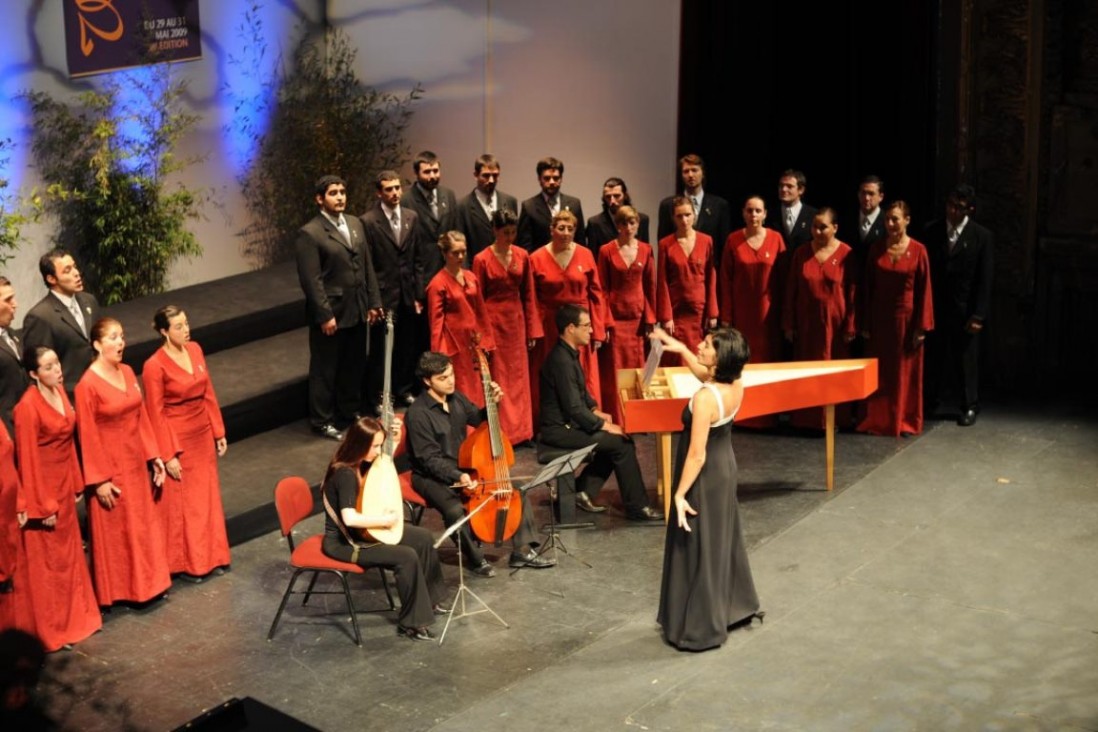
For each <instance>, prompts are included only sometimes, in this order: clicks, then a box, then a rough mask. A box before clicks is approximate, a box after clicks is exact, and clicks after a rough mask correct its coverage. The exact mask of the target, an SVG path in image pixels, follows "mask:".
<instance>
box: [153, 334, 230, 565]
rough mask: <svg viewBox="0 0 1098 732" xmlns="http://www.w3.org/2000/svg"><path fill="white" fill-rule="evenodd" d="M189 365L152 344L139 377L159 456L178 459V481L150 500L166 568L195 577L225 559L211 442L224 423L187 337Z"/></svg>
mask: <svg viewBox="0 0 1098 732" xmlns="http://www.w3.org/2000/svg"><path fill="white" fill-rule="evenodd" d="M186 348H187V353H188V354H189V355H190V357H191V370H192V371H193V373H187V371H186V369H184V368H183V367H182V366H180V365H179V364H178V363H176V362H175V361H173V360H172V357H171V356H169V355H168V354H167V353H166V352H165V351H164V349H163V348H158V349H157V350H156V352H155V353H153V355H152V356H150V357H149V359H148V360H147V361H145V366H144V368H143V370H142V371H141V380H142V382H143V383H144V384H145V401H146V404H147V405H148V413H149V421H150V422H152V426H153V431H154V432H155V433H156V442H157V445H158V446H159V449H160V458H161V459H162V460H164V462H167V461H168V460H170V459H172V458H173V457H178V458H179V464H180V466H181V467H182V469H183V477H182V480H175V479H174V478H172V477H171V476H167V477H166V478H165V479H164V485H163V486H162V488H161V492H160V500H159V501H157V502H156V505H157V508H158V509H159V510H160V516H161V521H162V523H163V525H164V542H165V546H166V547H167V551H168V569H169V570H170V571H171V572H172V573H173V574H175V573H177V572H186V573H187V574H190V575H194V576H197V577H201V576H203V575H207V574H209V573H210V572H212V571H213V570H214V569H216V568H218V567H224V566H225V565H227V564H229V562H230V561H231V559H230V556H229V537H228V535H227V533H226V531H225V509H224V507H223V506H222V505H221V480H220V479H219V478H218V475H217V446H216V444H215V442H216V441H217V440H219V439H221V438H222V437H224V436H225V422H224V421H223V420H222V418H221V407H220V406H218V404H217V394H215V393H214V388H213V382H212V381H210V372H209V370H208V369H207V368H206V358H205V356H204V355H203V353H202V348H201V347H200V346H199V345H198V344H197V343H194V342H193V341H192V342H189V343H187V344H186Z"/></svg>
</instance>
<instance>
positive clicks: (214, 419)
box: [149, 341, 225, 440]
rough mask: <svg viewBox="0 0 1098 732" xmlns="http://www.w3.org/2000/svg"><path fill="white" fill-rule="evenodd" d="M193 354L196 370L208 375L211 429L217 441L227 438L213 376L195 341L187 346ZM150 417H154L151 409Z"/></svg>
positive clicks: (207, 414) (207, 391)
mask: <svg viewBox="0 0 1098 732" xmlns="http://www.w3.org/2000/svg"><path fill="white" fill-rule="evenodd" d="M187 348H188V350H190V352H191V364H192V366H193V368H195V369H202V371H203V372H205V374H206V393H205V395H203V399H204V401H205V402H206V416H207V418H209V420H210V429H211V430H213V436H214V439H215V440H220V439H222V438H223V437H225V419H224V417H222V416H221V405H220V404H219V403H218V401H217V392H215V391H214V383H213V375H212V374H211V373H210V369H209V368H208V367H207V366H206V354H205V353H203V352H202V346H200V345H198V344H197V343H195V342H194V341H191V342H190V343H188V344H187ZM149 417H150V418H151V417H152V413H151V409H150V414H149Z"/></svg>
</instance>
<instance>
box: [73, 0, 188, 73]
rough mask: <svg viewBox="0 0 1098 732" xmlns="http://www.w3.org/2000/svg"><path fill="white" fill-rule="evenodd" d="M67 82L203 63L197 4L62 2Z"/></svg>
mask: <svg viewBox="0 0 1098 732" xmlns="http://www.w3.org/2000/svg"><path fill="white" fill-rule="evenodd" d="M62 1H63V2H64V4H65V5H64V7H65V51H66V54H67V56H68V62H69V76H73V77H76V76H88V75H89V74H100V73H103V72H104V71H114V70H116V69H125V68H130V67H133V66H142V65H144V64H148V63H160V62H163V61H191V60H194V59H197V58H202V39H201V34H200V33H199V27H200V26H199V23H198V0H62Z"/></svg>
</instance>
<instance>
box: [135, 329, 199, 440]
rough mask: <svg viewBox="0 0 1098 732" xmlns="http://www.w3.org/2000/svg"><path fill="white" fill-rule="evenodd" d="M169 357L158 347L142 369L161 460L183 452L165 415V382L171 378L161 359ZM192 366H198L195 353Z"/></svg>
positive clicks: (147, 401)
mask: <svg viewBox="0 0 1098 732" xmlns="http://www.w3.org/2000/svg"><path fill="white" fill-rule="evenodd" d="M163 358H167V357H166V356H164V355H163V351H162V350H161V349H159V348H158V349H156V352H154V353H153V355H151V356H149V358H148V360H147V361H145V365H144V367H142V369H141V380H142V381H143V382H144V384H145V403H146V404H147V405H148V413H149V421H150V423H151V424H152V429H153V434H155V435H156V444H157V448H158V449H159V451H160V459H161V460H165V461H167V460H171V459H172V458H173V457H177V456H179V455H180V454H181V453H182V452H183V448H181V447H180V446H179V442H178V440H176V439H175V432H173V431H172V426H171V425H170V424H169V423H168V418H167V417H166V416H165V404H164V392H165V391H166V388H165V382H166V381H167V380H168V379H170V378H171V376H170V375H169V373H168V370H167V369H165V368H164V362H163V361H162V360H161V359H163ZM191 367H192V368H198V365H197V364H196V363H195V362H194V358H193V354H192V358H191Z"/></svg>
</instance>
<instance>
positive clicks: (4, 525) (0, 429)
mask: <svg viewBox="0 0 1098 732" xmlns="http://www.w3.org/2000/svg"><path fill="white" fill-rule="evenodd" d="M26 523H27V512H26V510H25V508H24V506H23V496H22V491H21V490H20V487H19V473H18V472H16V470H15V444H14V443H13V442H12V441H11V435H9V434H8V428H7V427H6V426H4V423H3V421H0V631H2V630H8V629H9V628H14V629H16V630H21V631H23V632H24V633H30V634H31V635H34V634H35V633H36V628H35V622H34V608H33V606H32V602H31V592H30V578H29V577H28V576H27V575H28V574H29V573H28V571H27V555H26V553H25V552H24V551H23V537H22V536H21V535H20V533H19V530H20V529H21V528H22V527H23V526H24V525H25V524H26Z"/></svg>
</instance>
